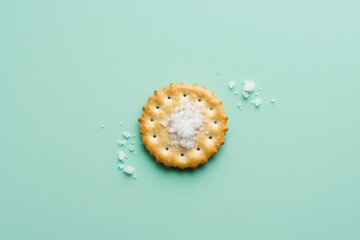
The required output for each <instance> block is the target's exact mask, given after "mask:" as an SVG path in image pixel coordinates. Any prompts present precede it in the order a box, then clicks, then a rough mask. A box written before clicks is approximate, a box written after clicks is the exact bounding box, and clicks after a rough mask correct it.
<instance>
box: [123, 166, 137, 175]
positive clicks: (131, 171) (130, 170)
mask: <svg viewBox="0 0 360 240" xmlns="http://www.w3.org/2000/svg"><path fill="white" fill-rule="evenodd" d="M134 172H135V168H134V167H133V166H126V167H125V168H124V173H127V174H129V175H132V174H134Z"/></svg>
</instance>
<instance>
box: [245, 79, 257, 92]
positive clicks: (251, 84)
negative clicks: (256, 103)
mask: <svg viewBox="0 0 360 240" xmlns="http://www.w3.org/2000/svg"><path fill="white" fill-rule="evenodd" d="M255 86H256V84H255V83H254V82H251V81H244V91H246V92H252V91H254V89H255Z"/></svg>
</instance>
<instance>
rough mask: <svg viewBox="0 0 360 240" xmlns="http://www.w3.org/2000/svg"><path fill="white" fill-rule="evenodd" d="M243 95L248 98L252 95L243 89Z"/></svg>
mask: <svg viewBox="0 0 360 240" xmlns="http://www.w3.org/2000/svg"><path fill="white" fill-rule="evenodd" d="M242 96H243V97H244V98H246V99H248V98H249V96H250V95H249V93H248V92H246V91H243V92H242Z"/></svg>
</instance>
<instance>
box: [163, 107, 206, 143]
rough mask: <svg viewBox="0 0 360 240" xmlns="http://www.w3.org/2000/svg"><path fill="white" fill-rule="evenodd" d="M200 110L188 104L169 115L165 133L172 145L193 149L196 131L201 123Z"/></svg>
mask: <svg viewBox="0 0 360 240" xmlns="http://www.w3.org/2000/svg"><path fill="white" fill-rule="evenodd" d="M202 112H203V111H202V110H200V109H199V108H197V107H196V106H194V105H193V104H191V103H189V102H185V103H183V104H181V105H180V106H179V107H176V108H175V112H173V113H172V114H171V115H170V118H169V122H168V127H167V131H168V133H169V134H170V143H171V144H172V145H178V146H182V147H184V148H192V147H194V144H195V141H196V138H197V133H198V130H199V129H200V128H201V125H202V123H203V117H202Z"/></svg>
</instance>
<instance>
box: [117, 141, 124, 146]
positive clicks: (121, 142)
mask: <svg viewBox="0 0 360 240" xmlns="http://www.w3.org/2000/svg"><path fill="white" fill-rule="evenodd" d="M117 144H118V145H119V146H126V141H125V140H119V141H118V142H117Z"/></svg>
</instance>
